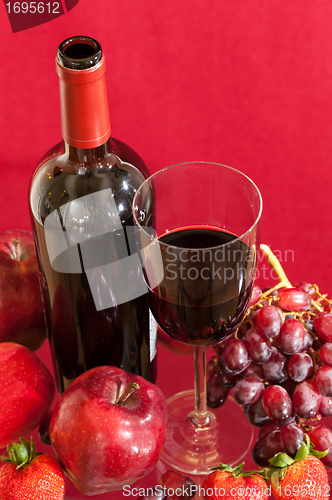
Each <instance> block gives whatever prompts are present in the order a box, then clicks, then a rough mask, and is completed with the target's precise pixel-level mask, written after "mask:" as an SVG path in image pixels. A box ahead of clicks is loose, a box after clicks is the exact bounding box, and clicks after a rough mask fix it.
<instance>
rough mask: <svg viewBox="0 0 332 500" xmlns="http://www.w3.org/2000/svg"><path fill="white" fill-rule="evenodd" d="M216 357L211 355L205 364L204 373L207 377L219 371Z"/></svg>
mask: <svg viewBox="0 0 332 500" xmlns="http://www.w3.org/2000/svg"><path fill="white" fill-rule="evenodd" d="M218 359H219V358H218V356H213V357H212V358H211V359H209V361H208V363H207V366H206V374H207V376H208V377H211V376H212V375H213V374H214V373H219V366H218Z"/></svg>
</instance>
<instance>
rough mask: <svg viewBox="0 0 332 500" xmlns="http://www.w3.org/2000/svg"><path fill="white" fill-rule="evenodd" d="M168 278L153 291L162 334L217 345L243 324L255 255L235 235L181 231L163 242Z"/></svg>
mask: <svg viewBox="0 0 332 500" xmlns="http://www.w3.org/2000/svg"><path fill="white" fill-rule="evenodd" d="M160 241H161V243H165V245H161V253H162V260H163V268H164V277H163V280H162V281H161V283H160V284H159V285H158V286H157V287H156V288H154V289H153V290H150V294H149V296H150V304H151V307H152V310H153V312H154V315H155V317H156V319H157V321H158V322H159V324H160V326H161V327H162V328H163V330H164V331H165V332H166V333H168V335H170V336H171V337H173V338H174V339H175V340H178V341H180V342H184V343H187V344H193V345H195V344H201V345H208V344H214V343H216V342H218V341H219V340H222V339H223V338H226V337H227V336H229V335H230V334H231V333H232V332H233V331H234V329H235V328H236V327H237V326H238V325H239V323H240V321H241V320H242V318H243V316H244V314H245V311H246V308H247V304H248V301H249V297H250V293H251V289H252V285H253V280H252V270H253V268H254V256H253V254H252V252H251V251H250V249H249V248H248V246H247V245H246V244H245V243H244V242H243V241H241V240H240V239H238V238H237V237H236V236H234V235H233V234H230V233H228V232H225V231H222V230H219V229H212V228H211V229H210V228H206V227H190V228H183V229H179V230H176V231H173V232H170V233H168V234H166V235H163V236H162V237H161V238H160Z"/></svg>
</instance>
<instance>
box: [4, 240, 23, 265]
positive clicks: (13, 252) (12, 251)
mask: <svg viewBox="0 0 332 500" xmlns="http://www.w3.org/2000/svg"><path fill="white" fill-rule="evenodd" d="M12 244H13V247H14V248H13V247H12V246H11V245H9V244H8V243H6V247H7V248H8V250H10V254H11V256H12V259H14V260H20V255H19V251H18V244H19V239H18V238H14V239H13V240H12Z"/></svg>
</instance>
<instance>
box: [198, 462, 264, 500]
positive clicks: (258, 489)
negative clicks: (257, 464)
mask: <svg viewBox="0 0 332 500" xmlns="http://www.w3.org/2000/svg"><path fill="white" fill-rule="evenodd" d="M243 465H244V464H243V463H242V464H239V465H237V466H236V467H231V466H229V465H225V464H220V466H219V467H214V468H213V469H212V470H214V472H212V473H211V474H209V475H208V476H207V477H206V478H205V480H204V482H203V486H202V490H203V495H204V498H205V499H206V500H225V498H230V499H232V500H251V499H252V500H267V499H268V497H269V489H268V487H267V485H266V482H265V479H264V478H263V477H262V476H261V475H259V472H258V471H248V472H244V471H243Z"/></svg>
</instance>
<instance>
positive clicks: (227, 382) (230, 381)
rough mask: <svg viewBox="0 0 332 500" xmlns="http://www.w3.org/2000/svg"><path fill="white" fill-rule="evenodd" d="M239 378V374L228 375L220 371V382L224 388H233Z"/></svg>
mask: <svg viewBox="0 0 332 500" xmlns="http://www.w3.org/2000/svg"><path fill="white" fill-rule="evenodd" d="M238 380H239V375H226V374H225V373H224V372H221V371H220V372H219V373H218V384H219V385H220V387H223V388H224V389H231V388H232V387H234V386H235V384H236V382H237V381H238Z"/></svg>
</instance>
